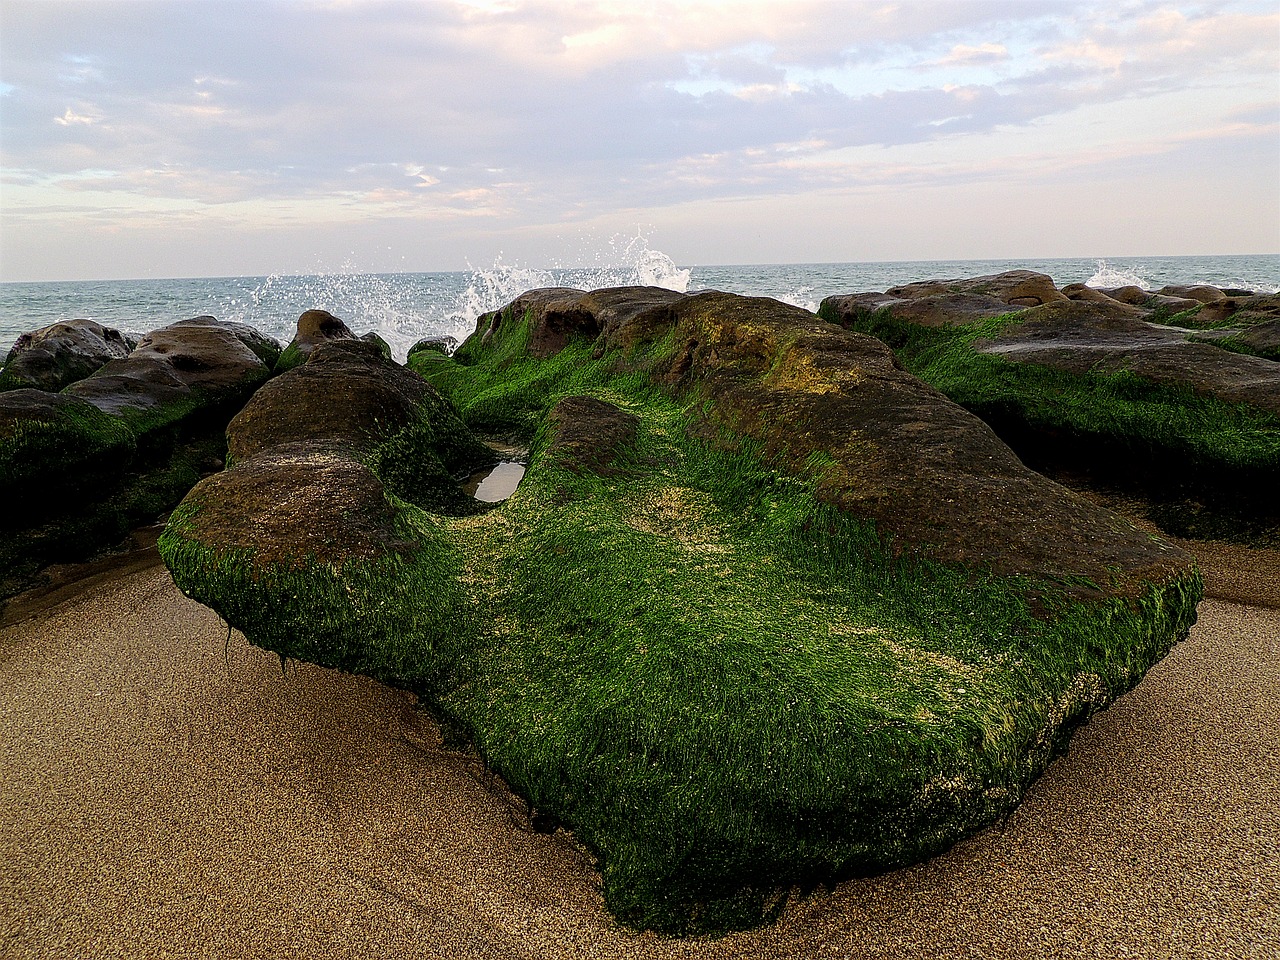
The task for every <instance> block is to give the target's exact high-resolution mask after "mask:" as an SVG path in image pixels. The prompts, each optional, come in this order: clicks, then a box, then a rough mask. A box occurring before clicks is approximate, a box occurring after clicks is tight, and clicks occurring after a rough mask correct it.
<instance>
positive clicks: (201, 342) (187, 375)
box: [67, 317, 273, 424]
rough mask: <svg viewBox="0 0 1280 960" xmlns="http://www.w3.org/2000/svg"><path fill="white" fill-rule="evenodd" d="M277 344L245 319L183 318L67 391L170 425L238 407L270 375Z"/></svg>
mask: <svg viewBox="0 0 1280 960" xmlns="http://www.w3.org/2000/svg"><path fill="white" fill-rule="evenodd" d="M272 346H273V345H272V343H271V341H269V340H267V338H265V337H263V336H262V335H261V334H259V333H257V332H256V331H254V330H252V329H251V328H249V327H247V326H245V325H244V324H238V323H223V322H221V321H218V320H215V319H214V318H213V317H195V318H193V319H191V320H181V321H179V322H177V323H172V324H170V325H169V326H167V327H162V328H160V329H159V330H154V331H152V332H151V333H149V334H147V335H146V336H145V337H143V338H142V339H141V340H140V341H138V346H137V347H136V348H135V349H134V350H133V352H132V353H130V354H129V355H128V356H127V357H125V358H123V359H119V360H113V361H111V362H110V363H108V364H106V365H105V366H103V367H102V368H101V369H100V370H98V371H97V372H96V373H95V374H94V375H93V376H91V377H88V378H86V379H84V380H81V381H79V382H77V383H75V384H72V386H70V387H69V388H68V389H67V392H68V393H70V394H71V395H73V396H77V397H81V398H83V399H85V400H87V401H89V402H90V403H92V404H93V405H94V406H95V407H97V408H98V409H99V410H102V411H103V412H104V413H111V414H116V415H125V416H132V417H135V418H142V419H146V420H148V421H155V422H163V423H166V424H167V423H172V422H175V421H178V420H181V419H183V418H184V417H185V416H187V415H188V414H190V413H191V412H193V411H194V410H197V409H205V408H209V407H215V408H221V409H227V408H230V407H234V408H237V409H238V408H239V407H240V405H242V404H243V403H244V401H245V400H247V399H248V398H249V396H250V395H251V394H252V393H253V391H254V390H255V389H256V388H257V387H258V386H259V385H261V384H262V383H265V382H266V380H267V378H268V377H269V376H270V375H271V368H270V367H269V366H268V365H267V363H266V362H265V359H264V358H269V357H270V356H271V352H272Z"/></svg>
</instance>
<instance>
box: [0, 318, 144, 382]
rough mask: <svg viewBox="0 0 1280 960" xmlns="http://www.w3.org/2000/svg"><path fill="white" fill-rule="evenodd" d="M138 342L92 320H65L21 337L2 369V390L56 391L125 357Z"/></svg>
mask: <svg viewBox="0 0 1280 960" xmlns="http://www.w3.org/2000/svg"><path fill="white" fill-rule="evenodd" d="M134 346H136V342H135V341H134V340H132V339H130V338H128V337H126V336H125V335H124V334H122V333H121V332H120V331H119V330H115V329H112V328H111V327H104V326H102V324H100V323H96V322H94V321H93V320H63V321H60V322H58V323H53V324H50V325H49V326H47V327H41V328H40V329H39V330H33V331H31V332H30V333H24V334H22V335H21V336H20V337H18V339H17V341H16V342H15V343H14V345H13V348H12V349H11V350H10V351H9V355H8V357H7V359H6V360H5V362H4V366H3V368H0V390H14V389H21V388H26V387H33V388H35V389H37V390H48V391H52V392H55V393H56V392H57V391H59V390H61V389H62V388H63V387H65V386H67V385H68V384H71V383H75V381H77V380H83V379H84V378H85V377H87V376H89V375H90V374H91V373H93V372H94V371H96V370H98V369H99V368H100V367H101V366H102V365H103V364H105V363H107V362H109V361H111V360H116V359H120V358H122V357H126V356H128V355H129V351H130V350H132V349H133V348H134Z"/></svg>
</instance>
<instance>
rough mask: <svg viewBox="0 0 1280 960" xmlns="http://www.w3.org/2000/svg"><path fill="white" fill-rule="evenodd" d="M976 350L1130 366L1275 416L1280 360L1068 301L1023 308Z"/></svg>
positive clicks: (1091, 367)
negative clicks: (1011, 323) (1225, 347)
mask: <svg viewBox="0 0 1280 960" xmlns="http://www.w3.org/2000/svg"><path fill="white" fill-rule="evenodd" d="M1018 319H1019V322H1018V324H1017V325H1016V326H1011V327H1009V328H1007V329H1005V330H1003V331H1002V332H1001V334H1000V335H999V336H998V337H997V338H996V339H995V340H994V341H993V342H989V343H987V344H986V345H985V346H980V349H982V350H984V351H985V352H987V353H991V354H994V355H997V356H1001V357H1004V358H1006V359H1008V360H1014V361H1018V362H1021V363H1036V364H1041V365H1044V366H1048V367H1054V368H1057V369H1060V370H1067V371H1069V372H1071V373H1077V374H1083V373H1088V372H1091V371H1092V372H1104V373H1116V372H1119V371H1122V370H1127V371H1130V372H1132V373H1134V374H1136V375H1138V376H1140V377H1143V378H1145V379H1147V380H1151V381H1153V382H1155V383H1165V384H1174V385H1180V386H1186V387H1190V388H1191V389H1193V390H1195V391H1197V392H1199V393H1203V394H1206V395H1209V396H1214V397H1218V398H1219V399H1221V400H1225V401H1228V402H1231V403H1245V404H1250V405H1252V406H1256V407H1258V408H1259V409H1262V410H1266V411H1268V412H1270V413H1272V414H1276V415H1280V364H1277V363H1276V362H1275V361H1272V360H1266V359H1263V358H1261V357H1252V356H1245V355H1241V354H1237V353H1231V352H1229V351H1226V350H1222V349H1220V348H1218V347H1214V346H1211V345H1209V344H1206V343H1199V342H1193V341H1191V340H1189V339H1188V334H1187V332H1186V331H1184V330H1181V329H1178V328H1174V327H1163V326H1159V325H1156V324H1151V323H1147V322H1145V321H1142V320H1138V319H1135V318H1132V317H1116V316H1115V315H1113V313H1112V312H1111V311H1109V310H1107V309H1104V308H1103V307H1101V306H1100V305H1099V304H1096V303H1090V302H1086V301H1071V302H1069V303H1068V304H1053V305H1046V306H1044V307H1038V308H1034V309H1031V310H1027V311H1026V312H1024V313H1022V314H1021V315H1020V316H1019V318H1018Z"/></svg>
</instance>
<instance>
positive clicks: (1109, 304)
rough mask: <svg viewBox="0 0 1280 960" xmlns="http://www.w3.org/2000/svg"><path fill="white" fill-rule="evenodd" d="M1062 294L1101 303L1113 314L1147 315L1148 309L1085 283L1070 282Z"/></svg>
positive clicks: (1069, 297) (1074, 298) (1075, 298)
mask: <svg viewBox="0 0 1280 960" xmlns="http://www.w3.org/2000/svg"><path fill="white" fill-rule="evenodd" d="M1062 294H1063V296H1065V297H1066V298H1067V299H1069V300H1083V301H1086V302H1088V303H1096V304H1099V305H1101V306H1102V307H1105V308H1106V309H1107V310H1108V311H1109V312H1110V313H1111V315H1112V316H1116V317H1119V316H1131V317H1142V316H1145V315H1146V311H1145V310H1143V309H1141V307H1138V306H1133V305H1132V304H1130V303H1126V302H1125V301H1123V300H1117V299H1115V298H1114V297H1109V296H1107V295H1106V294H1105V293H1103V292H1102V291H1101V290H1094V289H1092V288H1091V287H1087V286H1085V285H1084V284H1083V283H1072V284H1068V285H1067V286H1065V287H1063V288H1062Z"/></svg>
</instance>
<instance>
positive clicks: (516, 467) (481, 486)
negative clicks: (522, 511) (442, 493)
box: [462, 443, 529, 503]
mask: <svg viewBox="0 0 1280 960" xmlns="http://www.w3.org/2000/svg"><path fill="white" fill-rule="evenodd" d="M489 446H491V447H493V449H494V450H496V451H497V452H498V453H499V454H500V455H501V456H502V459H501V460H499V461H498V462H497V463H496V464H494V465H493V466H492V467H487V468H485V469H484V470H479V471H477V472H476V473H473V474H472V475H471V476H469V477H467V479H466V480H465V481H464V482H463V484H462V491H463V492H464V493H466V494H468V495H470V496H472V497H475V498H476V499H477V500H480V501H483V502H484V503H501V502H502V501H503V500H506V499H507V498H508V497H510V496H511V495H512V494H513V493H515V492H516V487H517V486H519V485H520V481H521V480H522V479H523V478H524V468H525V458H527V457H528V456H529V454H528V451H526V450H521V449H519V448H518V447H508V446H505V445H503V444H497V443H491V444H489Z"/></svg>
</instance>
